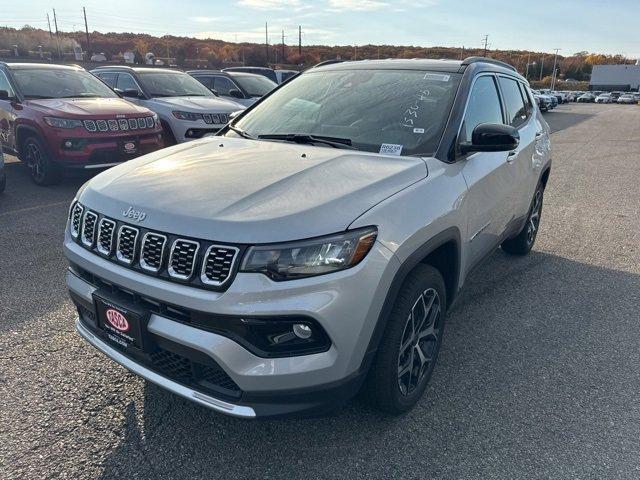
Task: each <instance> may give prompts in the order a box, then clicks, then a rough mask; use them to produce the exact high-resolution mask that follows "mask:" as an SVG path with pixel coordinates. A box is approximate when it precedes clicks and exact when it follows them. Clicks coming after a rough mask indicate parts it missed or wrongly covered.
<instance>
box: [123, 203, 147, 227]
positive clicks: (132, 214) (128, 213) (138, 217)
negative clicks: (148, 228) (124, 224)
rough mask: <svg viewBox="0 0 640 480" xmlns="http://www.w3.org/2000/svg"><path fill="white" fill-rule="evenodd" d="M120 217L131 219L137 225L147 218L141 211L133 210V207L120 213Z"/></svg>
mask: <svg viewBox="0 0 640 480" xmlns="http://www.w3.org/2000/svg"><path fill="white" fill-rule="evenodd" d="M122 215H124V216H125V217H127V218H133V219H134V220H135V221H136V222H138V223H140V222H142V221H143V220H144V219H145V218H147V214H146V213H145V212H143V211H142V210H134V209H133V207H131V206H130V207H129V208H127V209H126V210H125V211H124V212H122Z"/></svg>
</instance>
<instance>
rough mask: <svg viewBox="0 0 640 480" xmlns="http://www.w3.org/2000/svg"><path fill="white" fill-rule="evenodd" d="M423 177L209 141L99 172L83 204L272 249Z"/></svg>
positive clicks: (299, 152) (329, 157) (368, 156)
mask: <svg viewBox="0 0 640 480" xmlns="http://www.w3.org/2000/svg"><path fill="white" fill-rule="evenodd" d="M426 176H427V167H426V164H425V162H424V160H423V159H421V158H418V157H398V156H386V155H381V154H376V153H367V152H355V151H351V150H343V149H334V148H328V147H315V146H308V145H296V144H289V143H282V142H267V141H255V140H245V139H233V138H223V137H210V138H206V139H203V140H199V141H195V142H189V143H186V144H181V145H176V146H174V147H170V148H167V149H164V150H161V151H158V152H154V153H152V154H149V155H145V156H143V157H140V158H138V159H135V160H130V161H129V162H127V163H125V164H122V165H119V166H117V167H114V168H112V169H110V170H108V171H106V172H104V173H101V174H100V175H98V176H97V177H95V178H94V179H93V180H91V181H90V182H89V184H88V185H87V188H85V190H84V191H83V192H82V194H81V195H80V202H81V203H83V204H85V205H86V206H87V207H88V208H91V209H94V210H96V211H98V212H100V213H103V214H105V215H107V216H110V217H112V218H115V219H120V220H124V218H123V212H124V211H126V210H128V209H129V207H132V208H133V209H134V210H136V211H142V212H144V213H145V214H146V216H145V217H144V220H143V222H142V223H141V224H140V226H142V227H145V228H150V229H155V230H159V231H163V232H168V233H174V234H177V235H184V236H191V237H196V238H203V239H211V240H215V241H220V242H230V243H270V242H282V241H287V240H297V239H304V238H310V237H316V236H321V235H327V234H331V233H335V232H340V231H343V230H345V229H347V228H348V226H349V225H350V224H351V223H352V222H353V221H354V220H355V219H356V218H358V217H359V216H360V215H362V214H363V213H364V212H365V211H367V210H368V209H370V208H371V207H373V206H374V205H376V204H377V203H379V202H381V201H382V200H384V199H386V198H388V197H389V196H391V195H393V194H395V193H397V192H398V191H400V190H402V189H403V188H406V187H407V186H409V185H411V184H413V183H415V182H417V181H419V180H420V179H422V178H425V177H426ZM127 221H131V220H127Z"/></svg>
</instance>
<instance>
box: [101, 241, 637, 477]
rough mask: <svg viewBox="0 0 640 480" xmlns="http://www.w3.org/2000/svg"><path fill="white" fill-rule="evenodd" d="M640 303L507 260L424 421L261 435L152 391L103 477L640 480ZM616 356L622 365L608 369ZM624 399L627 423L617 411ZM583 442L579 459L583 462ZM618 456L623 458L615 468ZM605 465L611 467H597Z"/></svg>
mask: <svg viewBox="0 0 640 480" xmlns="http://www.w3.org/2000/svg"><path fill="white" fill-rule="evenodd" d="M611 292H615V295H612V294H611ZM639 292H640V275H637V274H634V273H629V272H624V271H616V270H611V269H607V268H602V267H598V266H593V265H589V264H584V263H579V262H576V261H573V260H569V259H566V258H562V257H559V256H555V255H551V254H547V253H543V252H538V251H535V252H532V253H531V254H530V255H529V256H528V257H524V258H517V257H510V256H508V255H506V254H504V253H503V252H502V251H497V252H496V253H495V254H494V255H492V256H491V258H490V259H489V260H488V261H487V264H486V265H484V266H483V267H481V268H480V269H479V270H477V271H476V272H475V273H474V274H473V275H472V277H471V278H470V280H469V284H468V286H467V289H466V291H465V292H464V293H463V295H462V296H461V298H460V299H459V301H458V302H457V304H456V306H455V308H454V309H453V310H452V312H451V313H450V316H449V323H448V326H447V333H446V334H445V338H444V344H443V347H442V351H441V355H440V361H439V364H438V366H437V367H436V370H435V373H434V377H433V378H432V381H431V383H430V385H429V388H428V390H427V394H426V396H425V398H423V400H422V401H421V402H420V403H419V404H418V406H417V407H416V408H415V409H414V410H413V411H412V412H410V413H408V414H406V415H404V416H400V417H392V418H387V417H384V416H382V415H380V414H379V413H377V412H376V411H375V410H373V409H372V408H370V407H368V406H367V405H366V404H365V402H363V401H362V399H356V400H354V401H352V402H351V403H350V404H349V405H347V406H346V407H345V408H344V409H343V410H341V411H340V412H338V413H336V414H335V415H333V416H328V417H325V418H311V419H305V420H278V421H247V420H238V419H234V418H229V417H225V416H222V415H220V414H216V413H214V412H212V411H210V410H207V409H205V408H203V407H200V406H198V405H195V404H193V403H190V402H188V401H186V400H183V399H181V398H179V397H177V396H175V395H172V394H170V393H168V392H166V391H164V390H162V389H160V388H159V387H156V386H154V385H151V384H147V385H146V386H145V392H144V401H143V403H136V402H131V403H129V404H128V405H127V407H126V415H125V422H124V424H123V425H122V433H121V438H123V440H122V441H121V443H120V444H119V445H118V446H117V447H116V448H114V449H113V450H112V451H111V453H110V454H108V456H107V457H106V459H105V460H104V462H103V464H102V467H103V468H104V471H103V475H102V476H101V478H104V479H107V478H108V479H111V478H132V477H134V476H135V478H225V479H235V478H287V479H292V478H355V477H367V478H392V477H393V478H396V477H402V478H422V477H424V476H428V477H431V478H441V477H446V478H487V477H490V476H491V477H495V475H498V477H501V475H500V473H499V472H505V478H513V476H512V475H510V474H506V472H512V473H513V472H520V475H523V476H525V477H526V476H528V475H526V474H523V472H529V473H531V476H535V477H537V478H550V477H551V478H554V477H555V478H558V477H565V478H566V477H575V476H577V477H581V476H589V475H596V476H598V475H597V472H600V473H601V474H603V475H606V474H607V472H608V471H607V468H611V467H610V466H611V465H615V466H616V469H617V470H616V471H618V472H623V471H632V470H631V468H632V465H633V464H634V463H635V462H637V459H636V458H635V457H636V455H635V453H634V452H635V451H636V450H635V449H634V448H631V447H630V446H629V445H628V444H627V445H625V444H624V442H625V439H627V440H628V439H636V438H637V428H636V427H634V426H633V425H632V423H633V422H631V424H630V422H628V418H631V417H635V418H638V417H639V414H640V407H637V406H635V405H637V402H633V401H631V400H630V399H631V398H636V397H637V391H638V386H639V385H638V383H639V382H638V377H637V375H636V373H634V372H635V370H633V368H632V367H631V365H633V364H637V363H638V362H639V361H640V358H639V353H638V348H637V345H638V344H639V343H640V333H638V332H639V329H638V328H637V320H638V307H637V304H638V300H640V299H639ZM603 354H606V355H608V358H609V359H610V360H611V361H607V362H602V361H600V359H599V356H600V355H603ZM621 399H625V400H623V401H624V402H625V404H626V405H627V407H626V408H627V411H626V412H624V410H625V409H622V408H619V406H618V407H616V408H614V405H616V404H618V403H620V402H621V401H622V400H621ZM629 408H631V409H633V410H634V411H633V412H629ZM623 413H624V414H625V415H626V416H625V417H624V418H622V417H618V416H617V415H621V414H623ZM629 415H630V416H631V417H629ZM612 429H615V433H613V434H607V432H612ZM634 441H635V440H634ZM508 442H512V443H508ZM567 443H571V444H573V445H574V446H575V445H579V448H578V447H575V448H573V449H572V452H571V453H568V452H567V449H566V448H565V447H566V445H567ZM434 446H437V448H434ZM612 451H616V452H618V453H616V455H617V456H616V458H615V459H612V458H607V455H608V454H607V452H612ZM565 452H567V453H565ZM565 455H566V456H565ZM549 458H553V459H554V461H553V462H551V461H548V459H549ZM594 458H599V459H600V460H602V462H600V463H599V464H598V466H595V467H594V464H593V462H592V460H593V459H594ZM545 459H546V460H545ZM607 465H609V467H607ZM636 465H637V464H636ZM470 466H471V467H472V470H468V469H469V468H470ZM465 468H466V469H467V470H465ZM554 468H561V470H554ZM598 468H601V469H603V470H598ZM608 473H612V472H608ZM513 475H515V476H518V474H515V473H513Z"/></svg>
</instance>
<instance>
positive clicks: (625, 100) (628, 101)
mask: <svg viewBox="0 0 640 480" xmlns="http://www.w3.org/2000/svg"><path fill="white" fill-rule="evenodd" d="M618 103H622V104H625V105H633V104H634V103H638V100H636V98H635V96H634V95H633V93H625V94H624V95H620V96H619V97H618Z"/></svg>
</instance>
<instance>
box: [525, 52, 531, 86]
mask: <svg viewBox="0 0 640 480" xmlns="http://www.w3.org/2000/svg"><path fill="white" fill-rule="evenodd" d="M530 63H531V52H529V56H528V57H527V71H526V73H525V74H524V78H526V79H527V80H529V64H530Z"/></svg>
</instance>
